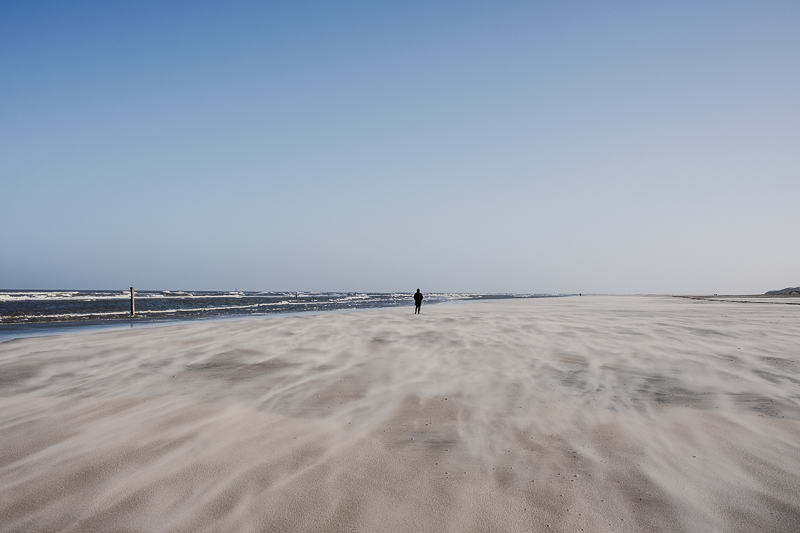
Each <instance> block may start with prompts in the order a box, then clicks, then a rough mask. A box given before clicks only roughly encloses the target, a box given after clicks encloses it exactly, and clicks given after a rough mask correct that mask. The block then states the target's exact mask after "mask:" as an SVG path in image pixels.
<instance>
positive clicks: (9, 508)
mask: <svg viewBox="0 0 800 533" xmlns="http://www.w3.org/2000/svg"><path fill="white" fill-rule="evenodd" d="M412 311H413V308H412V307H409V308H407V309H388V310H376V311H361V312H354V313H342V314H326V315H315V316H295V317H282V318H271V319H263V320H240V321H224V322H206V323H191V324H183V325H175V326H168V327H161V328H152V329H130V330H116V331H107V332H94V333H86V334H73V335H66V336H61V337H49V338H48V337H43V338H29V339H18V340H14V341H10V342H7V343H3V344H0V524H1V525H0V530H2V531H147V532H151V531H187V532H189V531H191V532H196V531H337V532H338V531H364V532H379V531H398V532H406V531H435V532H445V531H452V532H462V531H570V532H573V531H631V532H634V531H636V532H638V531H670V532H675V531H691V532H714V531H719V532H736V531H748V532H751V531H764V532H790V531H792V532H797V531H800V306H796V305H758V304H749V303H736V302H712V301H701V300H688V299H680V298H669V297H583V298H559V299H535V300H508V301H491V302H482V303H473V304H464V305H438V306H423V314H422V315H420V316H414V315H413V314H412Z"/></svg>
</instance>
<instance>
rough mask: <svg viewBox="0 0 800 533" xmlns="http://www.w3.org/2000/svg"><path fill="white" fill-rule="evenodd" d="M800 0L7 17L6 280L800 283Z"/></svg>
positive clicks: (621, 287) (598, 288) (522, 287)
mask: <svg viewBox="0 0 800 533" xmlns="http://www.w3.org/2000/svg"><path fill="white" fill-rule="evenodd" d="M798 27H800V3H797V2H790V1H784V2H735V1H734V2H727V1H726V2H633V1H630V2H614V1H611V2H588V1H587V2H503V1H501V2H481V3H478V2H436V1H434V2H390V3H385V2H379V3H370V2H282V3H279V2H265V3H262V2H232V3H228V2H169V3H158V2H153V3H139V2H134V3H118V2H30V3H28V2H4V3H2V4H1V5H0V199H1V200H2V203H1V204H0V205H2V213H3V226H4V228H3V231H2V232H0V235H1V236H0V249H1V250H2V253H0V288H3V289H21V288H30V289H94V288H98V289H109V288H120V289H124V288H126V287H128V286H131V285H133V286H135V287H137V289H138V288H141V289H176V290H232V289H233V288H238V289H239V290H301V291H302V290H309V291H408V292H413V291H414V290H415V289H416V288H417V287H419V288H421V289H422V291H423V292H428V291H450V292H516V293H577V292H583V293H682V294H690V293H702V294H713V293H719V294H754V293H763V292H765V291H767V290H772V289H781V288H784V287H787V286H798V285H800V245H799V243H800V208H799V207H798V199H800V31H798Z"/></svg>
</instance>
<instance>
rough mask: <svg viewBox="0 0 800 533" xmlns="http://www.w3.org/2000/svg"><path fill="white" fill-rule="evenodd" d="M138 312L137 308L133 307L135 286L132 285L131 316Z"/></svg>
mask: <svg viewBox="0 0 800 533" xmlns="http://www.w3.org/2000/svg"><path fill="white" fill-rule="evenodd" d="M135 314H136V310H135V308H134V307H133V287H131V316H133V315H135Z"/></svg>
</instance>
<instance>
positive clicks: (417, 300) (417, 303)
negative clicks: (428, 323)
mask: <svg viewBox="0 0 800 533" xmlns="http://www.w3.org/2000/svg"><path fill="white" fill-rule="evenodd" d="M422 298H423V296H422V293H421V292H419V289H417V292H415V293H414V314H415V315H418V314H419V313H420V308H421V307H422Z"/></svg>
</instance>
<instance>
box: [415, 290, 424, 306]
mask: <svg viewBox="0 0 800 533" xmlns="http://www.w3.org/2000/svg"><path fill="white" fill-rule="evenodd" d="M414 304H415V305H421V304H422V293H421V292H419V291H417V292H415V293H414Z"/></svg>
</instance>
